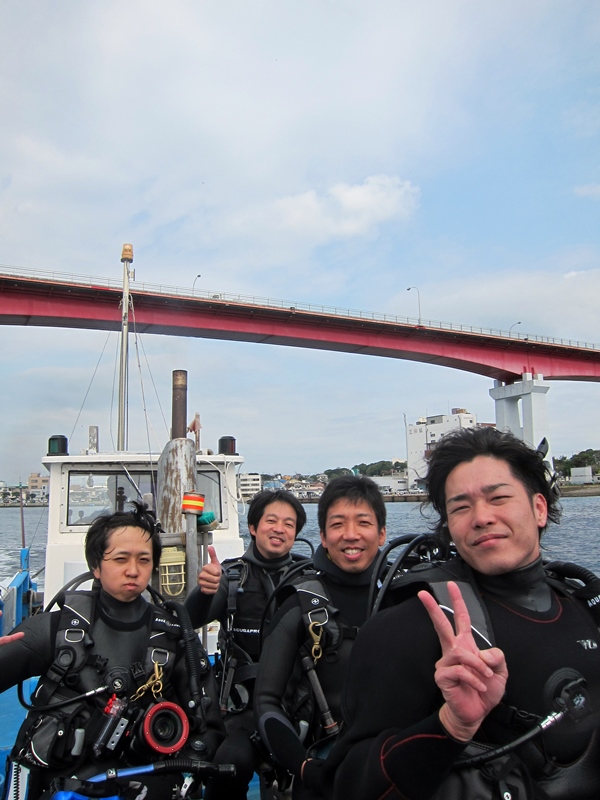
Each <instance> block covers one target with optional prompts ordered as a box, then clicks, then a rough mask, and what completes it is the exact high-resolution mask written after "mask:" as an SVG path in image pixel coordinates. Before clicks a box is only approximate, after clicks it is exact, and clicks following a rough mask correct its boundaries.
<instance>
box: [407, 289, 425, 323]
mask: <svg viewBox="0 0 600 800" xmlns="http://www.w3.org/2000/svg"><path fill="white" fill-rule="evenodd" d="M411 289H415V290H416V292H417V303H418V306H419V325H420V324H421V292H420V291H419V287H418V286H409V287H408V289H407V290H406V291H407V292H410V290H411Z"/></svg>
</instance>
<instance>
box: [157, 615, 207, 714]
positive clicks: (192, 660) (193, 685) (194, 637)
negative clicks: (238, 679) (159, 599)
mask: <svg viewBox="0 0 600 800" xmlns="http://www.w3.org/2000/svg"><path fill="white" fill-rule="evenodd" d="M165 608H167V609H168V610H169V611H172V612H173V613H174V614H175V616H176V617H177V619H178V620H179V624H180V626H181V635H182V638H183V644H184V647H185V661H186V664H187V668H188V678H189V685H190V694H191V696H192V700H193V701H194V703H195V704H196V708H198V709H199V711H200V713H202V715H203V716H204V709H203V706H202V692H201V691H200V675H201V674H202V672H204V670H203V669H202V664H201V663H200V655H199V650H198V634H197V633H196V631H195V630H194V628H193V626H192V621H191V619H190V615H189V613H188V610H187V608H185V607H184V606H183V605H182V604H181V603H178V602H177V601H176V600H166V601H165Z"/></svg>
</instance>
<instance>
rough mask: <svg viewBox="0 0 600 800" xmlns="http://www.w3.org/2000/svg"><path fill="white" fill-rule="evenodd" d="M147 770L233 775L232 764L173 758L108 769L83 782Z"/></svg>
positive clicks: (146, 771)
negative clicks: (141, 764)
mask: <svg viewBox="0 0 600 800" xmlns="http://www.w3.org/2000/svg"><path fill="white" fill-rule="evenodd" d="M149 772H191V773H192V774H194V775H202V776H204V777H212V776H215V775H218V776H219V777H223V778H226V777H230V778H234V777H235V765H234V764H213V763H212V762H210V761H193V760H192V759H191V758H173V759H170V760H169V761H155V762H154V763H152V764H144V765H143V766H140V767H125V768H123V769H109V770H107V771H106V772H100V773H99V774H98V775H93V776H92V777H91V778H87V779H86V780H85V783H103V782H104V781H112V780H118V779H119V778H130V777H133V776H135V775H147V774H148V773H149Z"/></svg>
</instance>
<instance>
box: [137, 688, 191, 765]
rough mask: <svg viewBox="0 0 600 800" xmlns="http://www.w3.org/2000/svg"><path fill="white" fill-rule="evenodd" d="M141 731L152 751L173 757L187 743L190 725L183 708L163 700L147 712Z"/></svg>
mask: <svg viewBox="0 0 600 800" xmlns="http://www.w3.org/2000/svg"><path fill="white" fill-rule="evenodd" d="M141 729H142V736H143V740H144V742H145V743H146V745H147V746H148V747H149V748H150V749H151V750H153V751H154V752H155V753H162V754H163V755H171V754H172V753H176V752H177V751H178V750H181V748H182V747H183V746H184V744H185V743H186V742H187V740H188V736H189V734H190V723H189V721H188V718H187V716H186V713H185V711H184V710H183V709H182V708H181V706H178V705H177V704H176V703H170V702H168V701H166V700H162V701H161V702H159V703H156V704H155V705H152V706H150V708H149V709H148V710H147V711H146V713H145V714H144V716H143V718H142V722H141Z"/></svg>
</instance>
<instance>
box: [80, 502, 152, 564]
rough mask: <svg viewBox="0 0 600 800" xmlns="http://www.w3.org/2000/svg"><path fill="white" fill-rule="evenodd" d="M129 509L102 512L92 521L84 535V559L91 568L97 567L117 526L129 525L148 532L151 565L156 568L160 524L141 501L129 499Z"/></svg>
mask: <svg viewBox="0 0 600 800" xmlns="http://www.w3.org/2000/svg"><path fill="white" fill-rule="evenodd" d="M131 505H132V506H133V509H132V510H131V511H117V512H115V513H114V514H103V515H102V516H100V517H96V519H95V520H94V521H93V522H92V524H91V525H90V527H89V528H88V532H87V533H86V535H85V560H86V561H87V565H88V567H89V568H90V569H91V570H94V569H98V567H99V566H100V562H101V561H102V560H103V558H104V553H105V552H106V548H107V547H108V540H109V538H110V535H111V533H112V532H113V531H115V530H117V528H125V527H127V526H131V527H133V528H142V530H144V531H146V532H147V533H148V538H149V539H150V542H151V543H152V566H153V567H154V569H156V568H157V567H158V565H159V563H160V555H161V552H162V542H161V540H160V524H159V523H158V522H157V520H156V517H155V515H154V513H153V512H152V511H150V509H148V508H146V506H145V505H144V504H143V503H138V502H136V501H135V500H132V501H131Z"/></svg>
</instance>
